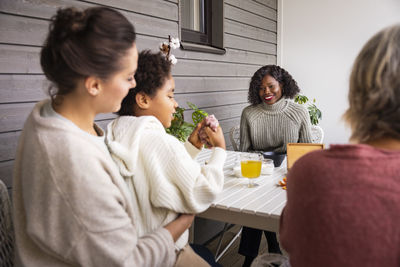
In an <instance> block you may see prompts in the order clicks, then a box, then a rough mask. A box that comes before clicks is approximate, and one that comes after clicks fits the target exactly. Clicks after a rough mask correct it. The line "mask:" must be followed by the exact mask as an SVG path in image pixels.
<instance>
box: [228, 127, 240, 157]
mask: <svg viewBox="0 0 400 267" xmlns="http://www.w3.org/2000/svg"><path fill="white" fill-rule="evenodd" d="M229 139H230V140H231V144H232V147H233V150H235V151H239V146H240V126H239V125H235V126H233V127H232V128H231V130H230V131H229Z"/></svg>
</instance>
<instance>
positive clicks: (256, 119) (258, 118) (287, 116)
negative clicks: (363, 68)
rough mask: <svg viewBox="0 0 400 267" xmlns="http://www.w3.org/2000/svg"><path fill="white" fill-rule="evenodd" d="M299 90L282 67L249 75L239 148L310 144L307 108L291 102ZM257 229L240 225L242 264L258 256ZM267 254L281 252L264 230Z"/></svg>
mask: <svg viewBox="0 0 400 267" xmlns="http://www.w3.org/2000/svg"><path fill="white" fill-rule="evenodd" d="M299 92H300V89H299V87H298V85H297V83H296V81H295V80H294V79H293V77H292V76H291V75H290V74H289V73H288V72H287V71H286V70H285V69H283V68H281V67H279V66H276V65H266V66H263V67H261V68H260V69H258V70H257V71H256V72H255V73H254V75H253V77H252V78H251V82H250V86H249V93H248V100H249V102H250V104H251V105H250V106H248V107H246V108H245V109H243V112H242V116H241V119H240V149H239V150H240V151H244V152H251V151H273V152H278V153H286V145H287V143H311V122H310V117H309V115H308V111H307V109H306V108H305V107H303V106H302V105H299V104H297V103H294V102H293V101H291V100H290V99H292V98H294V97H295V96H296V95H297V94H298V93H299ZM261 233H262V232H261V230H258V229H253V228H248V227H243V232H242V239H241V241H240V247H239V253H240V254H242V255H244V256H245V257H246V259H245V262H244V264H243V267H246V266H250V264H251V262H252V261H253V260H254V258H255V257H256V256H257V255H258V249H259V246H260V241H261ZM264 233H265V236H266V238H267V243H268V251H269V252H270V253H281V250H280V248H279V244H278V241H277V238H276V234H275V233H274V232H270V231H264Z"/></svg>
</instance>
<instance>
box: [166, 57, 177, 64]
mask: <svg viewBox="0 0 400 267" xmlns="http://www.w3.org/2000/svg"><path fill="white" fill-rule="evenodd" d="M168 59H169V61H171V64H172V65H175V64H176V63H177V62H178V60H177V59H176V57H175V56H174V55H169V58H168Z"/></svg>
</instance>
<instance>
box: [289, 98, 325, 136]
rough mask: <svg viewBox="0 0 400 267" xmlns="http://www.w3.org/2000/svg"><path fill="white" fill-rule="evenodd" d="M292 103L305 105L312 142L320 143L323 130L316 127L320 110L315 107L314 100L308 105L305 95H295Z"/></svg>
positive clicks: (320, 117)
mask: <svg viewBox="0 0 400 267" xmlns="http://www.w3.org/2000/svg"><path fill="white" fill-rule="evenodd" d="M294 102H296V103H299V104H302V105H305V104H307V110H308V114H309V115H310V121H311V124H312V126H311V134H312V142H313V143H322V141H323V139H324V130H323V129H322V128H321V127H320V126H318V123H319V121H320V120H321V119H322V112H321V110H320V109H319V108H318V107H317V105H315V102H316V101H315V98H314V99H313V101H312V102H311V103H309V99H308V97H306V96H305V95H300V94H299V95H297V96H296V97H295V98H294Z"/></svg>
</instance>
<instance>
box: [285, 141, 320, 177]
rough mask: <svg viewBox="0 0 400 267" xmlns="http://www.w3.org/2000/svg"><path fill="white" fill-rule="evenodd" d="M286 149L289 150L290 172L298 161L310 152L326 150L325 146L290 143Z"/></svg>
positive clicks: (288, 167) (288, 162) (288, 165)
mask: <svg viewBox="0 0 400 267" xmlns="http://www.w3.org/2000/svg"><path fill="white" fill-rule="evenodd" d="M286 149H287V169H288V171H289V170H290V168H291V167H292V166H293V164H294V163H295V161H296V160H298V159H299V158H301V157H302V156H303V155H305V154H307V153H308V152H311V151H314V150H319V149H324V144H312V143H288V144H287V147H286Z"/></svg>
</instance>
